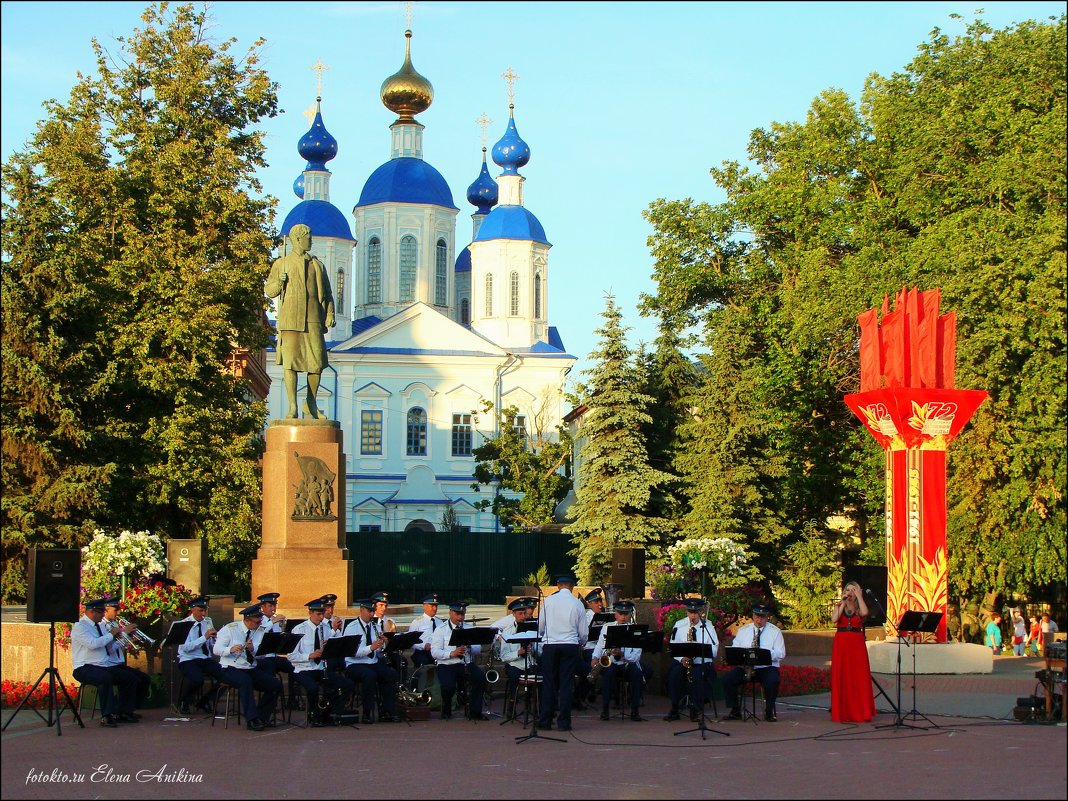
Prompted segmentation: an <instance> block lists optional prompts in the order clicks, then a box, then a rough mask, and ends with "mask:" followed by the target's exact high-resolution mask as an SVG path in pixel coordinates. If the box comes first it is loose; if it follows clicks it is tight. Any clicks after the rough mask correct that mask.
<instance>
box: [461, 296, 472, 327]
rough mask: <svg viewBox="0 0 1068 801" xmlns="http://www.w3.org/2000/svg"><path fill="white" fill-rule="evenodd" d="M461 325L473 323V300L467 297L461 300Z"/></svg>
mask: <svg viewBox="0 0 1068 801" xmlns="http://www.w3.org/2000/svg"><path fill="white" fill-rule="evenodd" d="M460 325H471V301H469V300H468V299H467V298H463V299H462V300H461V301H460Z"/></svg>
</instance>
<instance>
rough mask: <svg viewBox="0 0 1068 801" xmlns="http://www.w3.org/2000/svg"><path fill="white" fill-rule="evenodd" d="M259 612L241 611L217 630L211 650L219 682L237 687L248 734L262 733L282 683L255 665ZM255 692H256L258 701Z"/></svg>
mask: <svg viewBox="0 0 1068 801" xmlns="http://www.w3.org/2000/svg"><path fill="white" fill-rule="evenodd" d="M262 621H263V610H262V609H260V605H259V604H258V603H257V604H253V605H252V606H247V607H245V608H244V609H242V610H241V620H235V621H234V622H233V623H227V624H226V625H225V626H223V627H222V628H221V629H219V632H218V635H217V636H216V637H215V647H214V648H213V649H212V650H214V652H215V655H216V656H218V657H219V664H220V665H221V666H222V675H223V680H224V681H225V682H226V683H227V684H232V685H234V686H235V687H237V692H238V696H239V697H240V699H241V707H242V710H243V711H244V714H245V720H246V722H247V723H246V725H247V726H248V728H249V729H251V730H252V731H263V730H264V729H265V728H267V726H268V725H273V724H271V723H270V719H271V713H272V712H273V711H274V704H275V701H276V700H277V698H278V693H280V692H281V691H282V682H280V681H279V680H278V677H277V676H276V675H275V674H274V671H273V670H264V669H263V668H259V667H258V666H257V664H256V663H257V659H256V649H257V648H259V645H260V642H261V641H262V640H263V635H264V629H263V628H261V627H260V624H261V623H262ZM255 690H259V691H260V697H259V701H258V702H257V700H256V694H255V692H254V691H255Z"/></svg>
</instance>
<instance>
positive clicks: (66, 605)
mask: <svg viewBox="0 0 1068 801" xmlns="http://www.w3.org/2000/svg"><path fill="white" fill-rule="evenodd" d="M81 577H82V552H81V551H79V550H77V549H74V548H70V549H66V548H32V549H30V561H29V570H28V578H29V582H30V583H29V588H28V591H27V595H26V619H27V620H28V621H29V622H30V623H48V624H49V627H48V667H46V668H45V669H44V670H43V671H42V672H41V676H40V678H38V679H37V681H36V682H34V685H33V687H31V688H30V691H29V692H28V693H26V695H25V696H24V697H23V699H22V700H21V701H20V702H19V704H18V706H16V707H15V711H14V712H12V713H11V717H9V718H8V719H7V722H6V723H4V726H3V729H2V730H6V729H7V727H8V726H9V725H10V724H11V721H12V720H14V719H15V715H17V714H18V713H19V710H21V709H22V708H23V707H24V706H26V703H27V702H28V701H29V700H30V698H32V697H33V694H34V692H35V691H36V690H37V687H38V685H40V683H41V682H42V681H44V680H45V677H47V678H48V717H47V718H45V716H44V715H42V714H41V713H40V711H39V710H37V709H33V711H34V712H36V713H37V716H38V717H39V718H41V720H44V721H45V723H47V724H48V726H49V727H51V726H52V725H53V724H55V727H56V734H57V735H58V736H60V737H62V736H63V729H62V727H61V726H60V723H59V715H60V712H61V711H62V710H63V709H64V707H61V706H60V705H59V693H60V692H62V693H63V697H64V698H65V699H66V701H67V704H66V705H67V707H69V708H70V710H71V712H72V713H73V714H74V719H75V720H76V721H77V722H78V725H79V726H81V727H82V728H83V729H84V728H85V724H84V723H82V719H81V716H80V715H79V714H78V710H77V708H76V707H75V706H74V702H73V701H72V700H71V697H70V695H68V694H67V688H66V686H64V684H63V679H62V678H60V675H59V670H58V669H57V668H56V623H76V622H77V621H78V617H79V603H78V602H79V598H78V594H79V592H80V590H81V583H82V582H81ZM31 709H32V707H31Z"/></svg>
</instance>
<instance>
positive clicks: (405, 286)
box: [400, 236, 416, 303]
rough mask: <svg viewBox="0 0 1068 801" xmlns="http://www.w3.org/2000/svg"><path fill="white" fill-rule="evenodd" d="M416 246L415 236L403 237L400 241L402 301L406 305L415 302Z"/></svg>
mask: <svg viewBox="0 0 1068 801" xmlns="http://www.w3.org/2000/svg"><path fill="white" fill-rule="evenodd" d="M415 268H416V245H415V237H414V236H405V237H401V241H400V300H401V303H405V302H407V301H410V300H415Z"/></svg>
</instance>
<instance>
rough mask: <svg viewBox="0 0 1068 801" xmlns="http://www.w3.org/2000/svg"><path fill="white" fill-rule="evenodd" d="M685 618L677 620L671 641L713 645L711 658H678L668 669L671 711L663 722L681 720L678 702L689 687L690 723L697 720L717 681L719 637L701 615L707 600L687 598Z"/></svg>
mask: <svg viewBox="0 0 1068 801" xmlns="http://www.w3.org/2000/svg"><path fill="white" fill-rule="evenodd" d="M685 606H686V617H684V618H682V619H681V620H678V621H676V623H675V626H674V628H672V630H671V642H697V643H705V644H708V645H711V646H712V656H711V657H710V658H705V657H696V658H693V659H689V658H684V657H681V656H677V657H675V658H674V659H673V660H672V661H671V667H669V668H668V676H667V684H668V696H669V697H670V698H671V709H670V710H669V711H668V713H667V715H665V716H664V720H678V719H679V703H680V702H681V701H682V694H683V688H685V687H688V689H689V696H690V720H693V721H696V720H697V716H698V715H700V714H701V711H702V710H703V709H704V705H705V704H706V703H707V701H708V699H709V698H711V697H712V687H713V685H714V683H715V680H716V670H715V666H714V664H713V663H714V660H715V658H716V654H717V652H718V651H719V638H718V637H717V636H716V629H715V627H714V626H709V625H708V621H707V620H705V618H704V615H702V612H704V611H705V608H706V607H707V604H706V603H705V600H704V598H687V599H686V601H685Z"/></svg>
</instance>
